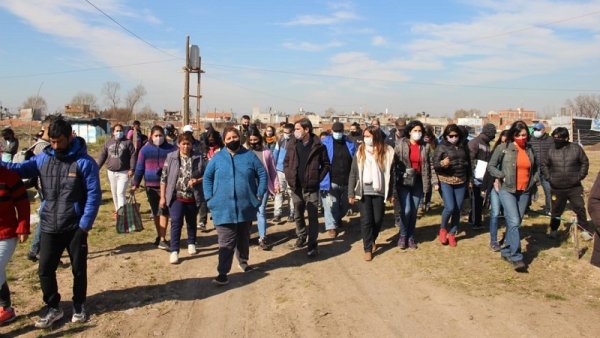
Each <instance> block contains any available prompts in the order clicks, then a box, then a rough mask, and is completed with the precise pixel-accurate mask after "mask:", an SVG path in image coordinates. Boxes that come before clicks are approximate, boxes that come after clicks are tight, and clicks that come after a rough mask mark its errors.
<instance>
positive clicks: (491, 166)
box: [487, 146, 506, 178]
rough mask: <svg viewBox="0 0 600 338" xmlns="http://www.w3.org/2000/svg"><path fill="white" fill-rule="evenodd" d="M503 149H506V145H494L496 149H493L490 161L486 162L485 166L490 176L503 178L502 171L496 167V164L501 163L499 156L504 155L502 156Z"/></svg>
mask: <svg viewBox="0 0 600 338" xmlns="http://www.w3.org/2000/svg"><path fill="white" fill-rule="evenodd" d="M504 149H506V147H503V146H498V147H496V150H494V153H492V158H490V163H488V166H487V171H488V173H490V175H492V177H496V178H504V172H502V170H499V169H498V164H501V163H500V161H501V160H502V159H501V157H504V156H502V155H503V154H504V153H503V151H504Z"/></svg>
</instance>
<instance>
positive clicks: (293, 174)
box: [283, 134, 329, 192]
mask: <svg viewBox="0 0 600 338" xmlns="http://www.w3.org/2000/svg"><path fill="white" fill-rule="evenodd" d="M310 137H312V142H313V143H312V148H311V149H310V154H309V155H308V162H307V163H306V168H305V171H304V177H297V176H298V165H299V163H298V154H297V151H296V143H297V142H301V141H297V140H296V138H291V139H290V141H289V143H288V145H287V148H286V154H285V158H284V160H283V172H284V173H285V179H286V180H287V182H288V185H289V186H290V189H291V190H292V191H295V190H296V188H301V187H296V184H297V183H298V182H300V184H301V186H302V187H304V189H305V190H306V191H309V192H316V191H318V190H319V186H320V182H321V181H322V180H323V179H324V178H325V175H327V173H328V172H329V158H328V157H327V150H326V149H325V147H324V146H323V144H322V143H321V139H320V138H319V137H318V136H317V135H314V134H311V135H310ZM297 180H298V182H297Z"/></svg>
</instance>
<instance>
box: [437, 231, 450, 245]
mask: <svg viewBox="0 0 600 338" xmlns="http://www.w3.org/2000/svg"><path fill="white" fill-rule="evenodd" d="M438 238H439V240H440V243H442V244H443V245H446V244H447V243H448V230H446V229H440V233H439V237H438Z"/></svg>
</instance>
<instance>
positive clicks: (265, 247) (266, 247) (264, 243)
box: [258, 237, 271, 251]
mask: <svg viewBox="0 0 600 338" xmlns="http://www.w3.org/2000/svg"><path fill="white" fill-rule="evenodd" d="M258 246H259V247H260V248H261V249H263V250H264V251H268V250H271V246H270V245H269V243H267V239H266V238H265V237H261V238H259V239H258Z"/></svg>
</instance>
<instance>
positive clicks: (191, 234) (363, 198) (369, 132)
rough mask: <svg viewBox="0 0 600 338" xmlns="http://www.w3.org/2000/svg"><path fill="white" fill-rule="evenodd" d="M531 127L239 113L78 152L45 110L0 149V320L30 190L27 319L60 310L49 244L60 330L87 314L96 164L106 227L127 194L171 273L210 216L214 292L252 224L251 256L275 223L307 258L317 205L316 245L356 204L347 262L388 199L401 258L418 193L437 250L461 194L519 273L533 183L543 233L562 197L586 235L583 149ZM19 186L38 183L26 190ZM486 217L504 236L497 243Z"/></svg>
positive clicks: (561, 132) (241, 258) (78, 142)
mask: <svg viewBox="0 0 600 338" xmlns="http://www.w3.org/2000/svg"><path fill="white" fill-rule="evenodd" d="M533 130H534V131H533V135H530V129H529V127H528V126H527V124H526V123H525V122H523V121H516V122H514V123H513V124H512V125H511V126H510V128H508V129H506V130H503V131H501V132H500V133H499V135H498V136H497V137H496V135H497V130H496V127H495V126H494V125H493V124H486V125H485V126H483V128H482V131H481V133H480V134H479V135H478V136H476V137H474V138H470V135H469V134H468V131H467V130H466V129H465V128H464V127H462V126H458V125H456V124H449V125H447V126H446V127H445V128H444V129H443V132H442V133H441V136H440V137H436V135H435V134H434V130H433V128H432V127H431V126H426V125H424V124H423V123H421V122H420V121H418V120H411V121H406V120H405V119H402V118H400V119H398V120H397V121H396V123H395V128H394V129H393V130H391V131H390V132H389V134H386V132H385V131H384V130H382V128H381V126H380V122H379V121H378V120H373V121H372V122H371V124H370V125H369V126H367V127H366V128H365V129H364V130H362V129H361V127H360V125H358V124H353V125H352V126H351V127H350V130H349V132H346V130H345V126H344V124H342V123H340V122H335V123H334V124H333V125H332V127H331V130H330V131H327V132H325V133H322V134H321V135H316V134H315V130H314V128H313V125H312V123H311V121H310V120H309V119H307V118H303V119H300V120H299V121H296V122H295V123H293V124H291V123H285V124H282V125H280V126H279V128H275V127H273V126H268V127H266V128H265V129H264V130H263V129H261V128H259V127H258V126H257V125H255V124H251V123H250V118H249V117H248V116H243V117H242V119H241V124H240V125H239V126H227V127H225V128H224V130H223V131H222V132H219V131H217V130H216V129H215V128H214V127H213V125H212V124H211V123H206V124H205V125H204V130H203V131H202V133H201V134H200V135H199V137H198V138H195V137H194V130H193V128H192V127H191V126H189V125H186V126H184V127H183V128H182V129H181V131H179V130H177V129H176V128H175V127H174V126H173V125H171V124H167V125H166V126H165V127H162V126H159V125H155V126H153V127H152V128H151V129H150V132H149V134H148V135H147V136H146V135H144V133H143V131H142V128H141V124H140V123H139V122H138V121H134V123H133V124H132V126H131V127H130V128H126V127H125V126H123V125H121V124H116V125H114V126H113V129H112V135H111V137H110V139H109V140H108V141H107V142H106V144H104V145H103V147H102V150H101V151H100V154H99V156H98V158H97V159H93V158H92V157H91V156H90V155H89V154H88V152H87V146H86V143H85V141H84V140H83V139H82V138H80V137H77V136H75V135H74V134H73V131H72V128H71V125H70V124H69V123H68V122H67V121H65V120H64V119H63V118H62V117H60V116H59V117H52V118H51V119H49V120H47V121H45V122H44V129H43V132H42V133H41V134H40V135H39V140H38V141H37V142H36V143H35V144H34V146H33V147H31V148H30V149H28V151H31V156H30V157H29V158H23V159H21V160H18V161H13V160H12V156H11V158H10V159H9V158H8V157H4V156H3V157H2V159H3V161H2V162H1V163H0V208H2V209H3V210H2V214H3V215H4V216H3V218H2V223H1V224H0V264H1V265H0V285H1V287H0V307H1V309H0V323H6V322H9V321H11V320H13V319H14V318H15V312H14V310H13V309H12V307H11V301H10V291H9V289H8V284H7V278H6V265H7V264H8V261H9V259H10V257H11V256H12V254H13V252H14V250H15V247H16V244H17V241H18V242H25V241H26V239H27V237H28V235H29V234H30V205H29V202H28V199H27V194H26V188H27V187H31V188H35V189H37V192H38V194H37V196H38V198H40V200H41V205H40V209H39V210H38V213H39V218H40V221H39V224H38V225H37V226H36V229H35V232H34V234H33V236H32V237H33V240H32V243H31V247H30V250H29V254H28V258H29V259H30V260H32V261H37V260H39V270H38V271H39V278H40V285H41V289H42V293H43V301H44V303H45V304H46V311H45V312H44V314H43V316H42V317H41V318H40V319H39V320H37V321H36V322H35V326H36V327H38V328H47V327H50V326H51V325H52V323H54V322H55V321H57V320H59V319H60V318H62V317H63V315H64V314H63V310H62V309H61V308H60V306H59V303H60V299H61V296H60V293H59V290H58V284H57V281H56V270H57V267H58V264H59V261H60V258H61V256H62V254H63V252H64V250H65V249H66V250H67V252H68V254H69V259H70V260H71V266H72V273H73V312H72V321H73V322H83V321H85V320H86V319H87V314H86V310H85V300H86V292H87V291H86V290H87V254H88V246H87V236H88V232H89V231H90V230H91V229H92V226H93V224H94V221H95V219H96V216H97V214H98V210H99V207H100V204H101V201H102V198H101V188H100V174H99V170H100V168H101V167H103V166H104V165H106V170H107V177H108V182H109V186H110V190H111V193H112V203H113V208H114V209H113V218H114V219H116V218H117V217H118V216H119V214H118V213H119V212H120V210H122V207H123V206H124V205H125V203H127V195H128V194H133V193H135V192H136V191H137V190H138V189H139V188H140V187H141V186H143V187H144V190H145V194H146V197H147V200H148V204H149V205H150V209H151V215H152V219H153V222H154V226H155V230H156V239H155V241H154V243H153V244H154V245H155V246H157V247H158V248H159V249H163V250H166V251H168V252H169V262H170V263H171V264H178V263H179V262H180V258H179V256H180V246H181V243H180V242H181V236H182V229H183V228H184V224H185V229H186V234H187V238H186V243H187V252H188V254H189V255H194V254H196V253H197V248H196V242H197V231H198V230H200V231H204V230H206V228H207V224H208V220H209V215H210V219H211V220H212V224H213V225H214V227H215V229H216V232H217V240H218V266H217V276H216V277H215V278H214V279H213V283H215V284H217V285H226V284H228V283H229V278H228V274H229V272H230V270H231V267H232V264H233V260H234V257H235V258H236V260H237V263H238V266H239V267H240V269H241V270H242V271H244V272H248V271H252V270H253V269H254V267H253V266H252V265H251V264H250V263H249V260H250V257H249V254H250V251H249V246H250V236H251V228H252V224H253V222H256V224H257V228H258V245H259V247H260V248H261V249H263V250H270V249H271V248H272V244H271V242H270V241H269V239H268V235H267V232H268V231H267V230H268V224H269V223H271V224H281V223H283V222H286V221H287V222H293V223H295V228H296V237H297V238H296V240H295V241H293V243H292V244H291V245H290V248H291V249H293V250H301V249H304V248H306V255H307V256H308V257H309V258H312V257H315V256H317V255H318V254H319V247H318V241H317V239H318V236H319V233H320V225H319V211H320V208H322V212H323V215H324V229H325V234H326V235H327V236H328V237H330V238H336V237H337V236H338V233H339V232H340V229H341V228H343V227H345V226H347V224H345V223H344V220H343V218H344V216H345V215H347V214H352V213H353V208H356V209H358V212H359V214H360V222H359V223H360V230H361V236H362V242H363V243H362V244H363V245H362V247H363V252H364V256H363V259H364V260H365V261H371V260H372V259H373V258H374V255H375V254H376V253H377V250H378V247H377V245H378V242H377V239H378V235H379V233H380V231H381V229H382V226H383V221H384V215H385V208H386V202H390V204H391V205H393V210H394V223H395V225H396V226H397V227H398V228H399V230H398V242H397V246H398V248H399V249H401V250H416V249H417V248H418V244H419V240H418V238H419V236H418V228H417V226H416V225H417V222H418V219H419V217H418V216H419V212H425V213H427V212H430V211H431V210H432V209H431V198H432V195H433V192H434V191H437V192H438V193H439V194H440V195H441V199H442V201H443V210H442V211H441V214H440V220H439V224H440V227H439V232H438V236H437V240H438V241H439V242H440V244H441V245H447V246H449V247H457V245H458V243H457V235H458V233H459V230H460V229H459V228H460V226H461V211H462V210H463V206H464V204H465V201H470V205H469V207H468V209H470V212H469V222H468V223H469V224H470V226H471V227H472V229H473V230H480V229H482V228H483V227H484V226H483V216H482V215H483V212H484V210H486V209H488V208H489V210H490V215H489V233H490V235H489V236H490V241H489V248H490V249H491V250H492V251H494V252H500V257H501V258H502V259H505V260H506V261H508V262H509V263H510V264H511V266H512V267H513V268H514V269H515V270H516V271H519V272H522V271H526V270H527V265H526V264H525V262H524V260H523V254H522V252H521V245H520V234H519V227H520V225H521V222H522V220H523V217H524V215H525V213H526V211H527V210H528V208H529V207H530V203H531V200H532V197H534V196H537V187H538V186H542V188H543V192H544V195H545V199H546V203H545V205H544V209H543V213H545V214H549V215H550V216H551V218H550V221H549V229H550V231H549V234H548V235H549V237H551V238H557V236H558V234H557V230H558V228H559V225H560V220H561V218H560V217H561V215H562V213H563V212H564V210H565V206H566V202H567V201H568V202H569V203H570V204H571V207H572V209H573V211H574V212H575V213H576V214H577V219H578V224H579V225H581V226H582V227H583V228H584V229H587V230H591V228H590V226H591V225H590V224H589V222H588V220H587V215H586V210H585V205H584V200H583V187H582V184H581V182H582V180H583V179H584V178H585V177H586V176H587V174H588V168H589V161H588V158H587V156H586V154H585V151H584V150H583V148H582V147H581V146H579V145H578V144H575V143H572V142H569V138H570V135H569V132H568V130H567V129H565V128H562V127H559V128H556V129H554V130H553V131H552V133H551V135H550V136H549V135H547V134H546V133H545V126H544V125H543V124H541V123H537V124H535V125H534V126H533ZM126 131H127V132H126ZM11 132H12V131H11ZM4 135H6V136H5V140H6V142H7V143H8V144H10V142H14V133H12V135H11V134H10V133H8V132H7V133H4V132H3V136H4ZM492 143H493V144H492ZM5 149H6V148H5ZM5 151H6V150H5ZM13 156H14V154H13ZM25 179H39V181H35V182H34V183H32V184H29V185H26V184H25V183H24V182H27V181H25ZM596 187H597V188H596ZM595 189H596V190H598V191H596V193H595V194H592V197H591V198H590V214H591V215H592V218H593V217H595V215H596V214H598V215H600V210H596V209H598V208H600V207H596V209H595V210H592V207H593V206H596V205H597V204H598V205H600V202H599V203H596V202H595V201H592V198H595V199H597V200H598V201H600V184H596V185H595ZM550 196H552V197H551V198H550ZM271 198H272V199H273V200H274V208H273V217H272V218H271V219H269V218H268V217H267V212H266V206H267V203H268V202H269V201H270V200H271ZM534 198H535V197H534ZM286 200H287V205H288V207H287V208H284V205H285V204H286V203H285V201H286ZM501 215H503V216H504V219H505V223H506V231H505V233H504V236H503V237H502V238H501V239H499V238H498V225H499V218H500V216H501ZM597 221H598V222H600V219H598V220H597ZM169 223H170V232H169V236H168V238H167V229H169Z"/></svg>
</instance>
